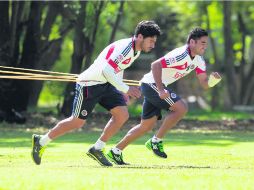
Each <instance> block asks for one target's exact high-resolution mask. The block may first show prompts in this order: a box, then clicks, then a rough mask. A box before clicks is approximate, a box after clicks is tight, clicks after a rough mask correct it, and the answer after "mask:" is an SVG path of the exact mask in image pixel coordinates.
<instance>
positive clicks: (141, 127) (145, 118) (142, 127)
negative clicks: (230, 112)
mask: <svg viewBox="0 0 254 190" xmlns="http://www.w3.org/2000/svg"><path fill="white" fill-rule="evenodd" d="M142 87H143V88H146V86H145V87H144V85H142V86H141V88H142ZM148 88H150V87H149V86H148ZM153 94H154V92H153V91H152V94H151V95H152V96H153ZM147 96H148V97H150V93H146V94H145V98H144V101H143V109H142V116H141V118H142V119H141V122H140V124H138V125H136V126H135V127H134V128H132V129H130V130H129V131H128V133H127V134H126V135H125V137H124V138H123V139H122V140H121V141H120V142H119V143H118V144H117V145H116V147H113V148H112V149H111V150H110V151H109V152H108V154H107V155H108V157H109V158H110V160H111V161H113V162H114V163H116V164H118V165H123V164H126V163H125V162H124V161H123V156H122V151H123V149H124V148H125V147H126V146H128V145H129V144H130V143H131V142H133V141H134V140H136V139H137V138H138V137H140V136H142V135H144V134H145V133H146V132H148V131H150V130H151V129H152V128H153V127H154V125H155V123H156V121H157V119H158V118H161V110H160V109H159V108H157V107H156V106H154V105H153V104H152V103H151V102H150V101H148V100H147Z"/></svg>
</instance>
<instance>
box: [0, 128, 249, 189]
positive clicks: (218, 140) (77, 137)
mask: <svg viewBox="0 0 254 190" xmlns="http://www.w3.org/2000/svg"><path fill="white" fill-rule="evenodd" d="M125 132H126V131H122V132H120V133H119V134H118V135H117V136H115V137H114V138H113V139H112V140H111V141H110V142H109V143H108V144H107V149H109V148H110V147H112V146H113V145H114V144H115V143H116V142H117V141H119V140H120V139H121V137H122V136H123V135H124V134H125ZM99 135H100V132H93V131H81V132H79V133H78V132H75V133H70V134H67V135H65V136H63V137H61V138H59V139H57V140H55V141H54V142H52V143H51V144H50V145H49V147H48V148H47V150H46V152H45V154H44V157H43V160H42V164H41V165H40V166H36V165H35V164H34V163H33V162H32V160H31V157H30V150H31V148H30V146H31V143H30V141H31V133H30V132H24V131H22V130H18V131H16V130H14V129H13V130H8V129H6V130H4V132H3V133H2V132H1V133H0V189H11V190H13V189H19V190H20V189H177V190H179V189H223V190H224V189H237V190H239V189H252V188H253V185H254V173H253V169H254V149H253V147H254V133H253V132H220V131H181V130H174V131H172V132H171V133H169V134H168V135H167V136H166V138H165V151H166V152H167V154H168V158H167V159H160V158H157V157H155V156H154V155H153V154H152V153H151V152H150V151H148V150H147V149H146V148H145V146H144V142H145V141H146V140H147V139H148V138H150V137H151V136H152V133H149V134H147V135H145V136H144V137H142V138H140V139H138V140H137V141H136V142H135V143H133V144H132V145H130V146H128V147H127V148H126V150H125V151H124V159H125V161H127V162H129V163H131V165H129V166H125V167H119V166H114V167H112V168H105V167H101V166H99V165H98V164H97V163H96V162H95V161H93V160H91V159H90V158H89V157H87V156H86V155H85V152H86V151H87V149H88V148H89V147H90V146H91V145H92V144H93V143H94V142H95V141H96V139H97V138H98V137H99Z"/></svg>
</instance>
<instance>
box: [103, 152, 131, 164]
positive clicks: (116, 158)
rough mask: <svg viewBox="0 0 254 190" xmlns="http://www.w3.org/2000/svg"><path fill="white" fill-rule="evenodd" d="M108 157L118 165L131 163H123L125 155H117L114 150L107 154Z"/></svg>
mask: <svg viewBox="0 0 254 190" xmlns="http://www.w3.org/2000/svg"><path fill="white" fill-rule="evenodd" d="M107 156H108V158H109V160H110V161H112V162H114V163H115V164H117V165H129V163H126V162H124V161H123V154H122V153H121V154H115V153H114V152H113V151H112V150H110V151H109V152H108V153H107Z"/></svg>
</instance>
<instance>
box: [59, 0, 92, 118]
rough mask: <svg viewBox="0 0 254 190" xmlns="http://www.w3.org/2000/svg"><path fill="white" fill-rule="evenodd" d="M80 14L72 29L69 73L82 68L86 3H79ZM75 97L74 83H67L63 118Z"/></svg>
mask: <svg viewBox="0 0 254 190" xmlns="http://www.w3.org/2000/svg"><path fill="white" fill-rule="evenodd" d="M80 3H81V10H80V11H81V13H80V15H79V16H78V18H77V22H76V24H75V28H74V52H73V54H72V66H71V73H80V71H81V68H82V61H83V57H84V55H85V50H86V49H85V48H86V47H85V45H84V41H85V35H84V32H83V29H84V27H85V19H86V5H87V2H86V1H81V2H80ZM74 96H75V83H68V85H67V87H66V89H65V93H64V103H63V106H62V109H61V113H62V114H63V115H64V116H69V115H70V114H71V111H72V110H71V108H72V106H71V105H72V103H73V99H74Z"/></svg>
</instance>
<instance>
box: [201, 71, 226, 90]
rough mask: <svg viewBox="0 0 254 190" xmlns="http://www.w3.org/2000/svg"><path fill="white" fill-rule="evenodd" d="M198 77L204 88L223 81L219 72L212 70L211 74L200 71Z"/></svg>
mask: <svg viewBox="0 0 254 190" xmlns="http://www.w3.org/2000/svg"><path fill="white" fill-rule="evenodd" d="M197 78H198V80H199V83H200V85H201V86H202V87H203V88H204V89H208V88H212V87H214V86H215V85H216V84H218V83H219V82H220V81H221V76H220V75H219V73H217V72H212V73H211V74H210V75H209V76H208V75H207V74H206V73H200V74H198V75H197Z"/></svg>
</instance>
